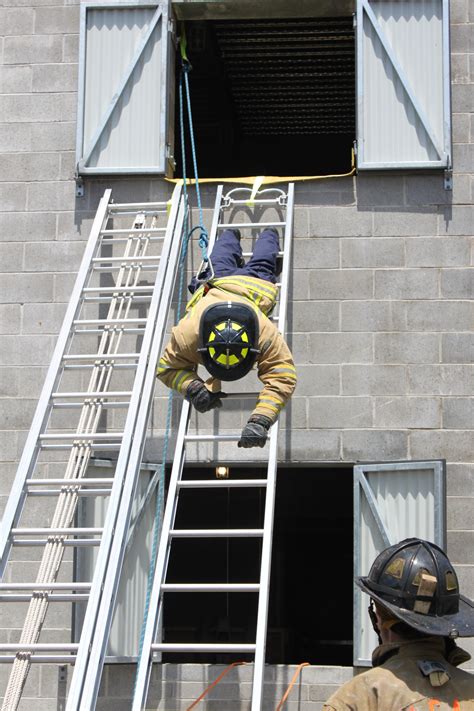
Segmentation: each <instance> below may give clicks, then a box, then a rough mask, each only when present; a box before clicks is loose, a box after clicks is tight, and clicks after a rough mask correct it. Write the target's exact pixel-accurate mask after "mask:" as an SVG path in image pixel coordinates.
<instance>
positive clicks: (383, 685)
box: [323, 637, 474, 711]
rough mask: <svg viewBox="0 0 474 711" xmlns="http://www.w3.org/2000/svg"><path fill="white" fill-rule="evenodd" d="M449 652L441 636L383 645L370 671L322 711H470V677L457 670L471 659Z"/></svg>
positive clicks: (473, 695)
mask: <svg viewBox="0 0 474 711" xmlns="http://www.w3.org/2000/svg"><path fill="white" fill-rule="evenodd" d="M452 647H453V649H452V650H451V652H450V653H447V652H446V642H445V640H444V638H443V637H426V638H424V639H420V640H416V641H409V642H403V643H401V644H382V645H380V647H377V648H376V649H375V650H374V653H373V655H372V662H373V664H374V668H373V669H370V671H367V672H365V673H364V674H359V675H358V676H356V677H354V678H353V679H352V680H351V681H348V682H346V683H345V684H344V685H343V686H341V688H340V689H339V691H336V692H335V693H334V694H333V695H332V696H331V698H330V699H328V701H326V704H325V705H324V706H323V711H474V677H473V676H472V675H471V674H469V673H468V672H466V671H463V670H462V669H457V668H456V666H457V665H458V664H461V663H462V662H465V661H468V660H469V659H470V655H469V654H467V652H465V651H464V650H462V649H460V648H459V647H457V646H456V645H454V644H453V645H452ZM442 669H444V670H445V671H444V672H443V671H442Z"/></svg>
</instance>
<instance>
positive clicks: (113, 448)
mask: <svg viewBox="0 0 474 711" xmlns="http://www.w3.org/2000/svg"><path fill="white" fill-rule="evenodd" d="M73 446H74V447H79V448H84V447H88V448H89V449H97V450H99V451H100V452H105V451H110V452H117V451H118V450H119V449H120V442H116V443H115V444H108V443H107V442H106V443H104V444H102V443H100V444H96V445H94V443H93V442H85V443H81V442H78V443H75V444H74V445H73ZM41 449H43V450H44V451H45V452H46V451H53V450H56V451H58V452H59V451H63V452H66V451H70V449H71V446H70V445H69V444H42V445H41Z"/></svg>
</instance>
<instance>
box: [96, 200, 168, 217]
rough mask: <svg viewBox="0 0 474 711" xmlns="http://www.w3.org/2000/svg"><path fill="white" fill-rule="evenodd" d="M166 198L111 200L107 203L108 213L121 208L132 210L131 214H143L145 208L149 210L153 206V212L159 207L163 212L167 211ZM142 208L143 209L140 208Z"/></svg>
mask: <svg viewBox="0 0 474 711" xmlns="http://www.w3.org/2000/svg"><path fill="white" fill-rule="evenodd" d="M168 205H169V201H168V200H155V201H154V202H112V203H111V204H110V205H109V213H111V212H121V211H122V210H133V211H134V212H133V214H134V215H135V214H137V213H139V214H140V215H144V214H145V210H151V208H153V207H154V208H155V210H154V211H153V214H155V213H156V212H157V210H159V209H160V208H161V211H162V212H163V213H165V212H167V211H168ZM141 208H143V210H142V209H141Z"/></svg>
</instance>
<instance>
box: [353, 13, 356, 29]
mask: <svg viewBox="0 0 474 711" xmlns="http://www.w3.org/2000/svg"><path fill="white" fill-rule="evenodd" d="M352 27H353V28H354V29H355V28H356V27H357V14H356V13H355V12H353V13H352Z"/></svg>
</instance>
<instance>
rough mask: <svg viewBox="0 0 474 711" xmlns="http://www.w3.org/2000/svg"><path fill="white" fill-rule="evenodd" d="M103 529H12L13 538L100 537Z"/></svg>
mask: <svg viewBox="0 0 474 711" xmlns="http://www.w3.org/2000/svg"><path fill="white" fill-rule="evenodd" d="M103 530H104V529H103V528H77V527H76V528H73V527H72V526H71V527H70V528H12V536H99V535H100V534H101V533H102V531H103Z"/></svg>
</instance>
